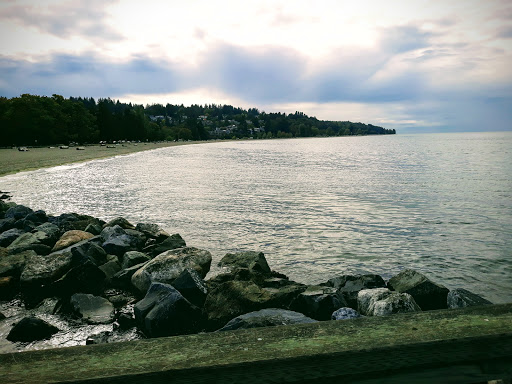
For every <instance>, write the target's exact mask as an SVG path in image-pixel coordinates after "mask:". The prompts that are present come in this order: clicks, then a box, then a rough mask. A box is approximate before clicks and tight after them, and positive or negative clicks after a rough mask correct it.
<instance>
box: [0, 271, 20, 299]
mask: <svg viewBox="0 0 512 384" xmlns="http://www.w3.org/2000/svg"><path fill="white" fill-rule="evenodd" d="M17 291H18V281H17V279H16V278H14V277H13V276H3V277H0V300H10V299H12V298H13V297H14V296H15V295H16V293H17Z"/></svg>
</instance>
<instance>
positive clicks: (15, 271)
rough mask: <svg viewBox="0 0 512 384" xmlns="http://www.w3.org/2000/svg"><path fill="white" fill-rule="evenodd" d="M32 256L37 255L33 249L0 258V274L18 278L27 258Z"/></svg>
mask: <svg viewBox="0 0 512 384" xmlns="http://www.w3.org/2000/svg"><path fill="white" fill-rule="evenodd" d="M32 256H37V254H36V253H35V252H34V251H25V252H20V253H17V254H14V255H7V256H5V257H2V258H0V276H2V277H3V276H14V277H16V278H19V277H20V275H21V271H22V270H23V268H25V264H26V262H27V259H28V258H30V257H32Z"/></svg>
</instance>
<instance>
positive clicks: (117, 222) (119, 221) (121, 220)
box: [103, 217, 135, 229]
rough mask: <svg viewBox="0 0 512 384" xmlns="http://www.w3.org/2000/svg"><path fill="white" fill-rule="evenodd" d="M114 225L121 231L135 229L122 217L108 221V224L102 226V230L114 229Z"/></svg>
mask: <svg viewBox="0 0 512 384" xmlns="http://www.w3.org/2000/svg"><path fill="white" fill-rule="evenodd" d="M116 225H119V226H120V227H121V228H123V229H135V226H134V225H133V224H131V223H130V222H129V221H128V220H126V219H125V218H124V217H117V218H115V219H113V220H110V221H109V222H108V223H106V224H104V225H103V228H105V227H114V226H116Z"/></svg>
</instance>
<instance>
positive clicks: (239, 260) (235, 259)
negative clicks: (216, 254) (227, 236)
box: [219, 251, 270, 274]
mask: <svg viewBox="0 0 512 384" xmlns="http://www.w3.org/2000/svg"><path fill="white" fill-rule="evenodd" d="M219 267H228V268H230V269H231V270H234V269H237V268H247V269H248V270H249V271H251V272H259V273H264V274H269V273H270V267H269V266H268V264H267V260H266V259H265V255H264V254H263V252H253V251H248V252H237V253H227V254H226V255H225V256H224V257H223V258H222V259H221V261H220V262H219Z"/></svg>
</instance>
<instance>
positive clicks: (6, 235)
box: [0, 228, 25, 247]
mask: <svg viewBox="0 0 512 384" xmlns="http://www.w3.org/2000/svg"><path fill="white" fill-rule="evenodd" d="M24 233H25V231H24V230H22V229H18V228H12V229H8V230H7V231H5V232H3V233H2V234H0V247H8V246H9V245H10V244H11V243H12V242H13V241H14V240H16V239H17V238H18V237H20V236H21V235H23V234H24Z"/></svg>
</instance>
